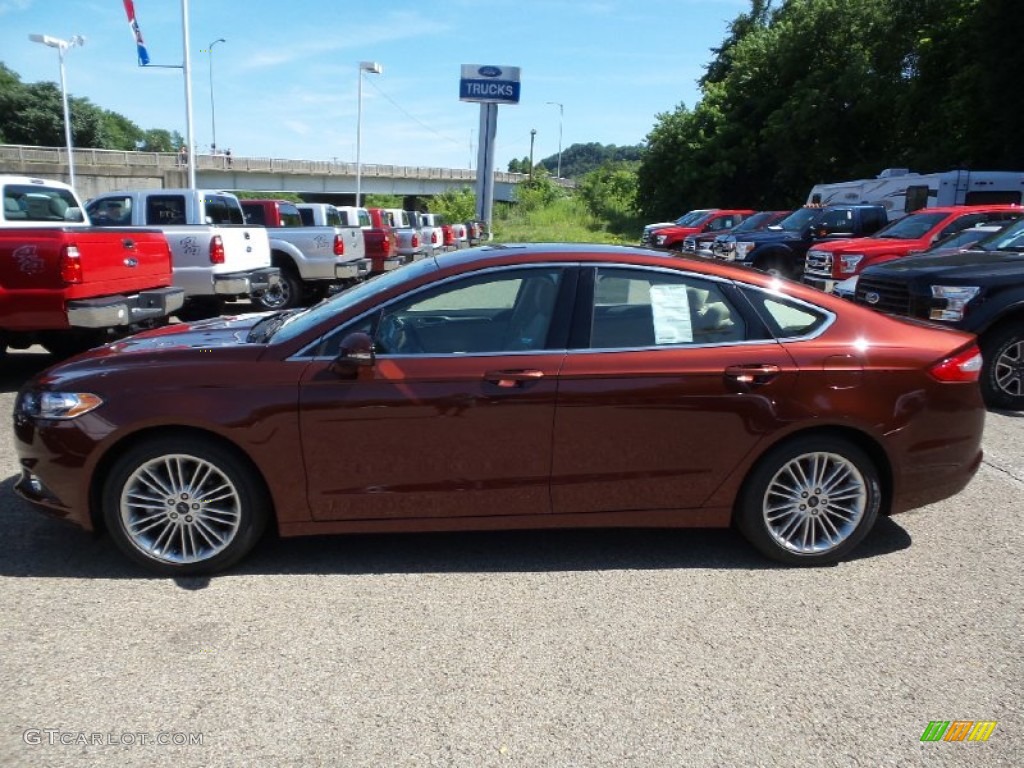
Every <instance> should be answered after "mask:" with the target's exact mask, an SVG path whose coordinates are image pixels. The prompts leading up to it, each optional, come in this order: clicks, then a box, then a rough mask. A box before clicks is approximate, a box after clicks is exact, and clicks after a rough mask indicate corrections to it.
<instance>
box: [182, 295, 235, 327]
mask: <svg viewBox="0 0 1024 768" xmlns="http://www.w3.org/2000/svg"><path fill="white" fill-rule="evenodd" d="M222 312H224V300H223V299H219V298H217V297H211V296H199V297H196V298H193V299H187V300H186V301H185V305H184V306H183V307H182V308H181V309H179V310H178V311H177V313H176V314H177V317H178V319H179V320H181V322H183V323H194V322H196V321H197V320H209V319H210V318H211V317H217V316H218V315H220V314H221V313H222Z"/></svg>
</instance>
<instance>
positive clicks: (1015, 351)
mask: <svg viewBox="0 0 1024 768" xmlns="http://www.w3.org/2000/svg"><path fill="white" fill-rule="evenodd" d="M981 358H982V369H981V394H982V396H983V397H984V398H985V404H986V405H988V406H989V407H990V408H1002V409H1005V410H1009V411H1024V323H1022V322H1012V321H1011V322H1008V323H1004V324H1003V325H999V326H996V327H995V328H993V329H992V330H991V331H989V332H988V333H986V334H985V335H984V336H983V337H982V339H981Z"/></svg>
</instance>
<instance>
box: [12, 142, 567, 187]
mask: <svg viewBox="0 0 1024 768" xmlns="http://www.w3.org/2000/svg"><path fill="white" fill-rule="evenodd" d="M72 151H73V153H74V158H75V167H78V166H90V165H91V166H103V167H121V168H153V169H155V170H161V171H163V170H173V169H176V168H181V167H182V164H181V159H180V158H179V156H178V154H177V153H175V152H137V151H123V150H117V149H87V148H84V149H83V148H75V149H73V150H72ZM67 157H68V153H67V150H66V149H64V148H62V147H30V146H27V145H21V144H0V164H2V163H3V161H5V160H11V161H18V162H22V163H58V164H61V163H67ZM193 160H194V161H195V163H196V170H199V171H218V170H222V171H233V172H235V171H238V172H243V173H285V174H296V175H299V174H301V175H307V176H308V175H313V176H352V177H353V178H354V177H355V175H356V164H355V163H344V162H341V163H339V162H336V161H331V160H288V159H281V158H275V157H239V156H235V155H231V156H230V157H229V156H228V155H196V156H195V157H194V158H193ZM361 173H362V175H363V176H364V177H372V176H382V177H386V178H392V179H428V180H429V179H440V180H445V181H465V182H466V183H467V184H469V183H471V182H475V181H476V171H474V170H470V169H467V168H430V167H425V166H410V165H378V164H369V163H363V164H362V169H361ZM527 179H529V176H528V175H527V174H524V173H503V172H500V171H496V172H495V174H494V180H495V181H500V182H506V183H510V184H518V183H519V182H522V181H526V180H527ZM554 181H555V183H556V184H560V185H562V186H564V187H573V186H575V184H574V183H573V182H572V181H570V180H568V179H554Z"/></svg>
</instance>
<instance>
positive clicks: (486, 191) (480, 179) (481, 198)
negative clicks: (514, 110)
mask: <svg viewBox="0 0 1024 768" xmlns="http://www.w3.org/2000/svg"><path fill="white" fill-rule="evenodd" d="M497 133H498V105H497V104H493V103H483V102H482V103H481V104H480V144H479V146H478V147H477V158H476V217H477V219H479V220H480V221H483V222H486V224H487V238H488V239H490V238H491V236H492V235H491V232H492V227H491V220H492V218H493V215H494V145H495V137H496V136H497Z"/></svg>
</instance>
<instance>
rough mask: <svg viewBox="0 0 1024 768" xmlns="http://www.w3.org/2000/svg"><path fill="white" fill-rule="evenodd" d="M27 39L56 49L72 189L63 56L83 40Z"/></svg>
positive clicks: (70, 177) (68, 116) (72, 159)
mask: <svg viewBox="0 0 1024 768" xmlns="http://www.w3.org/2000/svg"><path fill="white" fill-rule="evenodd" d="M28 39H29V40H31V41H32V42H33V43H42V44H43V45H48V46H49V47H50V48H56V49H57V55H58V56H59V57H60V95H61V99H62V100H63V102H64V139H65V141H66V143H67V146H68V177H69V179H70V180H71V186H72V187H74V186H75V159H74V157H73V156H72V148H73V146H72V144H71V113H70V111H69V110H68V89H67V83H66V81H65V78H64V55H65V54H66V53H67V52H68V51H69V50H71V49H72V48H74V47H75V46H76V45H77V46H82V45H85V38H84V37H82V36H81V35H75V36H74V37H72V38H71V39H70V40H61V39H60V38H59V37H51V36H50V35H29V36H28Z"/></svg>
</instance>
